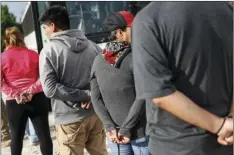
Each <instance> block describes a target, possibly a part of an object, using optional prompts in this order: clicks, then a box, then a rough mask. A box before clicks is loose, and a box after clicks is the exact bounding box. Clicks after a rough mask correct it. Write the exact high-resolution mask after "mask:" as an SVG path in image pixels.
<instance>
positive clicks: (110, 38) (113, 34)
mask: <svg viewBox="0 0 234 155" xmlns="http://www.w3.org/2000/svg"><path fill="white" fill-rule="evenodd" d="M126 28H127V27H121V28H118V29H121V30H122V31H126ZM116 39H117V38H116V30H114V31H112V32H109V34H108V35H107V41H114V40H116Z"/></svg>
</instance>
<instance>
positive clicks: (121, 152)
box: [108, 137, 150, 155]
mask: <svg viewBox="0 0 234 155" xmlns="http://www.w3.org/2000/svg"><path fill="white" fill-rule="evenodd" d="M148 142H149V138H148V137H143V138H139V139H136V140H131V141H130V142H129V143H128V144H116V143H113V142H111V141H110V140H108V146H109V147H110V149H111V154H112V155H150V153H149V150H148Z"/></svg>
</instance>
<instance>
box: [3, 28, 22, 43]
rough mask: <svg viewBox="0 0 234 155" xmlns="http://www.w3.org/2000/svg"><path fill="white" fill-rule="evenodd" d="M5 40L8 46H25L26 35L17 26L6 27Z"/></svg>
mask: <svg viewBox="0 0 234 155" xmlns="http://www.w3.org/2000/svg"><path fill="white" fill-rule="evenodd" d="M4 40H5V44H6V46H16V47H24V46H25V43H24V37H23V34H22V33H21V31H20V30H19V29H18V28H17V27H15V26H14V27H9V28H6V30H5V33H4Z"/></svg>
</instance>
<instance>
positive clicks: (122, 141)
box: [118, 133, 130, 144]
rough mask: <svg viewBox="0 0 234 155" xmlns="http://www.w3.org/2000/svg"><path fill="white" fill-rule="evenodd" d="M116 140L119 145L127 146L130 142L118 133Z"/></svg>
mask: <svg viewBox="0 0 234 155" xmlns="http://www.w3.org/2000/svg"><path fill="white" fill-rule="evenodd" d="M118 138H119V140H120V142H119V143H120V144H127V143H129V142H130V138H129V137H126V136H123V135H120V134H119V133H118Z"/></svg>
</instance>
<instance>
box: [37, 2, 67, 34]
mask: <svg viewBox="0 0 234 155" xmlns="http://www.w3.org/2000/svg"><path fill="white" fill-rule="evenodd" d="M40 21H42V22H43V23H44V24H51V23H54V24H55V27H56V28H57V29H60V30H68V29H70V20H69V14H68V12H67V9H66V8H65V7H63V6H59V5H54V6H52V7H50V8H49V9H48V10H46V11H45V13H44V14H43V15H42V16H41V17H40Z"/></svg>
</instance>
